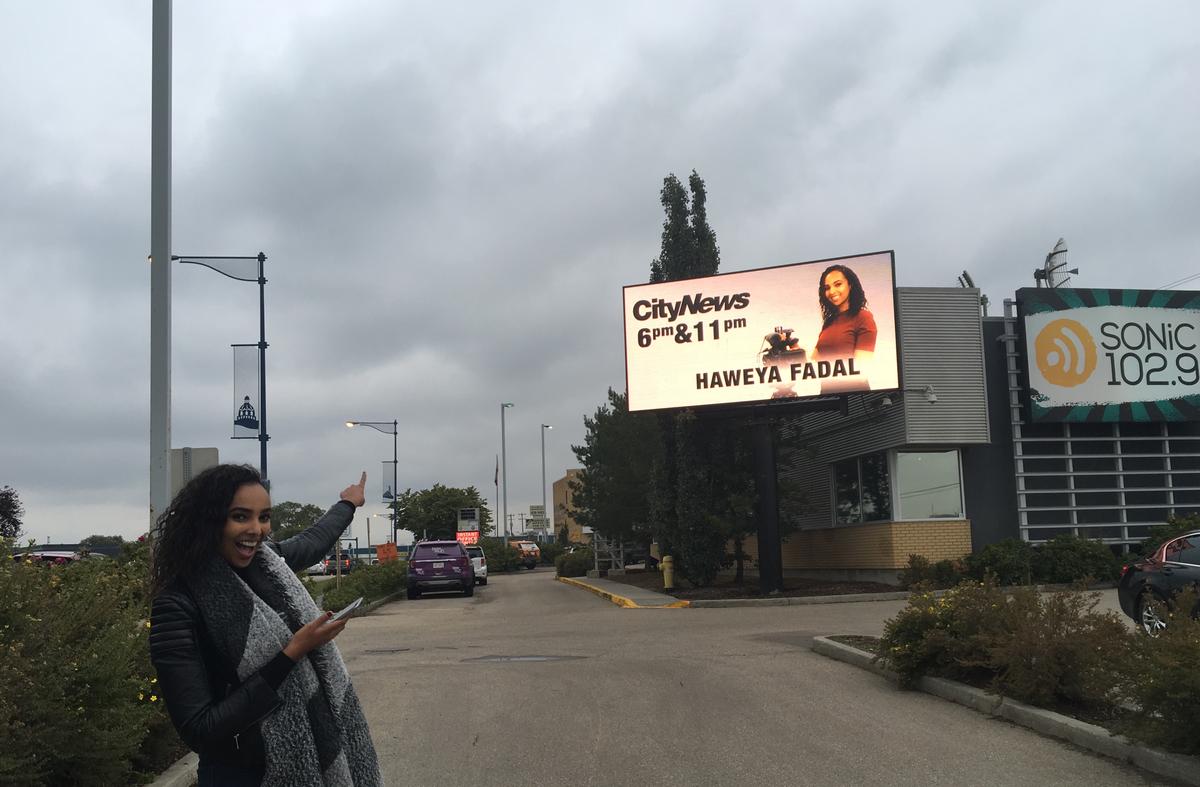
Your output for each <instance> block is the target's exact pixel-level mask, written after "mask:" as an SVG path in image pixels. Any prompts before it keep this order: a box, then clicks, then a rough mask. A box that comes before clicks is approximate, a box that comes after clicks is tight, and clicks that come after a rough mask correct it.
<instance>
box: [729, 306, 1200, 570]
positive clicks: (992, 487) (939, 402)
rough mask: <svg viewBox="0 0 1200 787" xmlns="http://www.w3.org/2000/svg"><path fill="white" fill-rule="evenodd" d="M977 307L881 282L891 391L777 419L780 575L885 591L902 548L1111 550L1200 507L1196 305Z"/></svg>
mask: <svg viewBox="0 0 1200 787" xmlns="http://www.w3.org/2000/svg"><path fill="white" fill-rule="evenodd" d="M979 301H980V298H979V291H978V290H975V289H965V288H954V289H949V288H911V287H901V288H897V289H896V325H897V332H898V340H897V346H898V347H899V348H900V352H899V363H900V375H901V376H900V379H901V380H902V387H901V389H900V390H898V391H890V392H877V393H862V394H857V393H855V394H849V395H847V396H846V402H845V407H844V410H842V411H825V412H811V413H805V414H803V415H800V416H796V417H793V418H789V419H786V422H785V423H784V425H783V426H782V427H781V428H780V442H781V443H782V444H785V445H789V446H791V447H792V449H793V450H791V451H790V452H788V453H787V455H786V456H785V455H781V457H780V466H779V475H780V478H781V479H785V480H787V481H790V482H791V484H792V485H794V486H795V488H798V489H799V490H801V492H802V494H803V497H804V500H805V503H806V505H805V506H804V509H805V511H806V513H804V514H803V515H802V516H801V517H800V518H799V519H798V520H796V521H793V522H790V523H787V524H789V525H791V526H792V527H794V528H795V530H794V531H793V532H792V533H791V534H790V535H789V536H787V537H786V538H785V541H784V544H783V565H784V569H785V570H786V571H788V572H789V573H803V574H812V575H830V576H837V577H841V578H851V577H854V578H862V579H878V580H883V581H894V579H895V576H896V573H897V572H898V571H899V570H900V569H902V568H904V567H905V566H906V565H907V562H908V558H909V555H913V554H915V555H922V556H924V557H926V558H928V559H929V560H930V561H937V560H942V559H953V558H959V557H962V556H964V555H966V554H968V553H970V552H971V551H972V550H978V549H980V548H982V547H983V546H986V545H987V544H990V543H994V542H996V541H1000V540H1003V539H1005V538H1022V539H1025V540H1027V541H1030V542H1033V543H1039V542H1043V541H1045V540H1047V539H1049V538H1052V537H1054V536H1055V535H1058V534H1060V533H1072V534H1076V535H1082V536H1087V537H1090V538H1096V539H1100V540H1102V541H1104V543H1106V544H1109V545H1110V546H1111V547H1112V548H1113V549H1114V550H1118V551H1120V550H1127V549H1128V548H1129V547H1130V546H1132V545H1136V544H1137V543H1138V542H1140V541H1141V540H1142V539H1143V538H1144V537H1145V535H1146V531H1147V530H1148V528H1149V527H1150V526H1151V525H1152V524H1155V523H1159V522H1163V521H1165V520H1166V519H1167V518H1168V517H1169V516H1182V515H1187V514H1191V513H1196V512H1198V511H1200V428H1198V427H1200V395H1198V394H1195V393H1192V394H1189V393H1186V392H1187V391H1200V386H1198V385H1197V383H1198V382H1200V360H1198V355H1197V353H1196V351H1195V348H1196V346H1197V345H1200V294H1193V293H1169V292H1168V293H1161V292H1159V293H1155V292H1139V291H1123V290H1116V291H1110V290H1063V289H1049V288H1044V289H1029V290H1021V291H1019V292H1018V293H1017V294H1016V298H1015V299H1014V300H1012V301H1007V302H1006V305H1005V306H1006V308H1005V316H1004V317H996V318H983V317H982V315H981V313H980V303H979ZM1189 309H1191V310H1192V311H1189ZM1064 331H1065V332H1066V333H1065V334H1064V333H1063V332H1064ZM1029 355H1033V356H1034V357H1033V359H1032V362H1031V360H1030V358H1028V357H1027V356H1029ZM1047 375H1048V376H1047ZM1150 386H1164V387H1160V388H1152V387H1150ZM1172 386H1174V387H1173V388H1172ZM1164 393H1166V394H1175V393H1178V394H1180V395H1176V396H1173V397H1170V398H1159V397H1161V396H1163V394H1164ZM756 546H757V545H756V544H755V543H754V540H753V539H751V543H750V545H749V551H751V552H752V553H755V554H756V553H757V549H756Z"/></svg>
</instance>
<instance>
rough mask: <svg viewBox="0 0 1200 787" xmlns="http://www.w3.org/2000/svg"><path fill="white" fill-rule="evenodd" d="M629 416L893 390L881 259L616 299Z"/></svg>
mask: <svg viewBox="0 0 1200 787" xmlns="http://www.w3.org/2000/svg"><path fill="white" fill-rule="evenodd" d="M624 308H625V385H626V390H627V391H628V393H629V409H630V410H631V411H635V410H661V409H666V408H676V407H701V406H705V405H720V404H734V403H753V402H764V401H770V400H773V399H794V398H802V397H813V396H823V395H834V394H842V393H848V392H852V391H882V390H890V389H895V388H898V387H899V385H900V372H899V365H898V363H897V349H896V308H895V271H894V259H893V254H892V252H890V251H884V252H878V253H875V254H865V255H861V256H855V257H839V258H836V259H830V260H817V261H814V262H801V263H795V264H793V265H781V266H778V267H773V268H759V269H756V270H749V271H739V272H736V273H723V274H719V275H717V276H706V277H703V278H697V279H682V280H679V281H669V282H660V283H657V284H635V285H629V286H627V287H625V288H624Z"/></svg>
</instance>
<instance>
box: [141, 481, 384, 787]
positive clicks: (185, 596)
mask: <svg viewBox="0 0 1200 787" xmlns="http://www.w3.org/2000/svg"><path fill="white" fill-rule="evenodd" d="M366 479H367V476H366V473H363V474H362V478H361V479H360V480H359V482H358V483H357V484H351V485H350V486H348V487H346V489H344V490H342V493H341V500H340V501H339V502H338V503H336V504H334V506H333V507H332V508H330V509H329V511H328V512H327V513H326V514H325V515H324V516H323V517H322V518H321V519H320V520H319V521H318V522H317V523H316V524H315V525H313V526H312V527H311V528H309V529H307V530H305V531H303V532H301V533H299V534H297V535H295V536H293V537H291V538H289V539H287V540H286V541H283V542H279V543H277V542H274V541H272V540H270V535H271V496H270V494H269V493H268V492H267V490H266V488H265V487H264V486H263V483H262V478H261V476H260V475H259V473H258V471H257V470H255V469H254V468H253V467H250V466H248V465H218V466H217V467H213V468H210V469H209V470H206V471H204V472H203V473H201V474H200V475H198V476H196V477H195V478H194V479H192V480H191V481H190V482H189V483H188V484H187V485H186V486H185V487H184V488H183V489H182V490H181V491H180V492H179V494H178V495H177V496H176V497H175V500H174V501H172V503H171V505H170V507H169V508H168V509H167V510H166V512H164V514H163V515H162V517H160V518H159V520H158V523H157V531H156V540H155V549H154V557H153V562H152V565H151V584H152V592H153V594H154V602H153V607H152V610H151V627H150V657H151V660H152V662H153V663H154V667H155V670H156V671H157V672H158V678H159V684H160V685H161V687H162V693H163V698H164V699H165V700H166V703H167V709H168V711H169V712H170V715H171V720H172V721H173V722H174V724H175V728H176V730H178V732H179V736H180V738H182V739H183V741H184V742H185V743H186V744H187V745H188V746H189V747H191V748H192V749H193V750H195V751H196V752H198V753H199V754H200V767H199V783H200V784H201V785H208V784H222V785H258V784H280V785H283V784H321V783H328V782H329V781H332V782H333V783H337V784H348V785H374V784H378V783H379V767H378V763H377V761H376V757H375V749H374V746H373V744H372V742H371V735H370V731H369V730H368V729H367V725H366V721H365V719H364V718H363V716H362V712H361V710H360V708H359V704H358V698H357V696H356V695H355V693H354V688H353V686H351V684H350V678H349V675H348V674H347V673H346V669H345V665H344V663H343V662H342V659H341V657H340V655H339V654H338V652H337V648H336V646H335V645H334V644H333V639H334V637H336V636H337V635H338V634H340V633H341V631H342V630H343V629H344V628H345V626H346V620H331V619H330V613H328V612H324V613H322V612H321V611H320V610H318V609H317V607H316V605H315V604H314V603H313V601H312V599H311V598H310V596H309V595H308V592H307V591H306V590H305V589H304V587H303V586H302V585H301V584H300V581H299V579H298V578H297V577H296V573H295V572H296V571H297V570H300V569H302V568H305V567H307V566H309V565H311V564H312V563H313V562H314V561H316V560H318V559H319V558H320V557H321V556H323V555H324V554H325V553H326V552H327V551H328V550H329V548H330V547H331V546H332V545H333V543H334V542H335V541H336V540H337V538H338V537H339V536H340V535H341V533H342V531H343V530H345V529H346V527H347V525H349V524H350V521H351V520H352V519H353V517H354V510H355V509H356V508H357V507H359V506H361V505H362V504H363V503H364V502H365V499H364V496H363V487H364V486H365V484H366ZM285 679H286V680H285ZM318 744H319V745H318Z"/></svg>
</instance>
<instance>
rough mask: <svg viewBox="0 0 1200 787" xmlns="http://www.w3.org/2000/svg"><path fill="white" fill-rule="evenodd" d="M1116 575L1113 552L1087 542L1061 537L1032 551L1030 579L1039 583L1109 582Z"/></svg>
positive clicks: (1070, 536)
mask: <svg viewBox="0 0 1200 787" xmlns="http://www.w3.org/2000/svg"><path fill="white" fill-rule="evenodd" d="M1119 573H1120V566H1119V565H1118V563H1117V558H1116V556H1115V555H1114V554H1113V552H1112V550H1110V549H1109V548H1108V547H1106V546H1105V545H1104V544H1102V543H1101V542H1099V541H1093V540H1092V539H1090V538H1082V537H1080V536H1073V535H1071V534H1069V533H1064V534H1062V535H1059V536H1055V537H1054V538H1052V539H1050V540H1049V541H1047V542H1046V543H1045V544H1042V545H1041V546H1038V547H1035V548H1034V550H1033V576H1034V579H1035V580H1037V581H1038V582H1057V583H1065V582H1079V581H1082V580H1096V581H1109V580H1114V579H1116V578H1117V576H1118V574H1119Z"/></svg>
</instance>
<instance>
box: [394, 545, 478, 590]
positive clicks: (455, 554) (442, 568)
mask: <svg viewBox="0 0 1200 787" xmlns="http://www.w3.org/2000/svg"><path fill="white" fill-rule="evenodd" d="M427 590H461V591H462V594H463V595H464V596H473V595H475V567H474V566H473V565H471V556H470V555H468V554H467V550H466V549H465V548H463V545H462V544H460V543H458V542H457V541H420V542H418V543H417V544H416V546H414V547H413V551H412V554H411V555H409V557H408V597H409V598H410V599H415V598H418V597H420V595H421V593H422V592H423V591H427Z"/></svg>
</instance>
